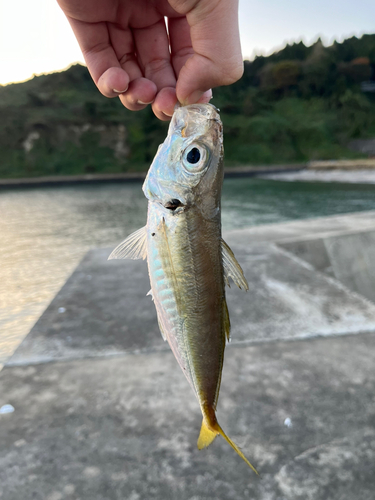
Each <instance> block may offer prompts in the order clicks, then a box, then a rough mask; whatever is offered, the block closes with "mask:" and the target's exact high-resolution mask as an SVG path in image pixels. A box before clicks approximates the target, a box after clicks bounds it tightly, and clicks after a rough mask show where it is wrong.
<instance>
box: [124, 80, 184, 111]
mask: <svg viewBox="0 0 375 500" xmlns="http://www.w3.org/2000/svg"><path fill="white" fill-rule="evenodd" d="M173 90H174V89H173ZM156 93H157V88H156V85H155V83H154V82H151V81H150V80H147V79H146V78H137V79H136V80H133V81H132V82H130V83H129V88H128V90H127V92H126V93H125V94H121V95H120V96H119V97H120V100H121V102H122V104H123V105H124V106H125V107H126V108H128V109H130V110H131V111H139V110H140V109H143V108H145V107H146V106H147V104H151V103H152V102H153V101H154V99H155V96H156Z"/></svg>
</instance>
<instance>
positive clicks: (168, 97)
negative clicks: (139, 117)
mask: <svg viewBox="0 0 375 500" xmlns="http://www.w3.org/2000/svg"><path fill="white" fill-rule="evenodd" d="M176 103H177V97H176V89H175V88H174V87H165V88H164V89H161V91H160V92H159V93H158V94H157V96H156V98H155V101H154V103H153V105H152V110H153V112H154V113H155V115H156V116H157V118H159V120H162V121H167V120H170V119H171V116H172V115H173V111H174V107H175V105H176Z"/></svg>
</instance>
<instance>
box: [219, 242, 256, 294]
mask: <svg viewBox="0 0 375 500" xmlns="http://www.w3.org/2000/svg"><path fill="white" fill-rule="evenodd" d="M221 254H222V256H223V267H224V279H225V282H226V283H227V285H229V280H228V278H229V277H231V278H232V280H233V281H234V282H235V284H236V285H237V286H238V288H240V289H241V290H242V289H244V290H248V289H249V285H248V283H247V281H246V278H245V276H244V274H243V271H242V268H241V266H240V265H239V263H238V262H237V259H236V257H235V256H234V253H233V252H232V250H231V248H230V247H229V246H228V245H227V244H226V243H225V241H224V240H223V239H222V240H221Z"/></svg>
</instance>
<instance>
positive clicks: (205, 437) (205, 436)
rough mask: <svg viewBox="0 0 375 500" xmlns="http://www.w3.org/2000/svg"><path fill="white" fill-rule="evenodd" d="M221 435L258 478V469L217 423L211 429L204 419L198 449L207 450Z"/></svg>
mask: <svg viewBox="0 0 375 500" xmlns="http://www.w3.org/2000/svg"><path fill="white" fill-rule="evenodd" d="M219 434H220V435H221V436H222V437H223V438H224V439H225V441H226V442H227V443H229V444H230V445H231V447H232V448H233V449H234V451H235V452H236V453H238V455H239V456H240V457H241V458H242V460H244V461H245V462H246V463H247V465H248V466H249V467H250V469H252V470H253V471H254V472H255V474H256V475H257V476H259V473H258V471H257V470H256V468H255V467H254V466H253V465H252V464H251V463H250V462H249V461H248V459H247V458H246V457H245V455H244V454H243V453H242V451H241V450H240V449H239V447H238V446H237V445H236V444H235V443H233V441H232V440H231V439H230V438H229V437H228V436H227V435H226V434H225V432H224V431H223V429H222V428H221V427H220V425H219V424H218V422H217V421H216V422H215V423H214V424H213V425H210V427H209V426H208V425H207V424H206V421H205V419H203V422H202V427H201V432H200V434H199V438H198V449H199V450H201V449H202V448H206V447H207V446H209V445H210V444H211V443H212V441H213V440H214V439H215V437H216V436H218V435H219Z"/></svg>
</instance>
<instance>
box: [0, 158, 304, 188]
mask: <svg viewBox="0 0 375 500" xmlns="http://www.w3.org/2000/svg"><path fill="white" fill-rule="evenodd" d="M305 168H307V164H306V163H300V164H294V165H270V166H265V165H260V166H244V167H232V168H231V167H229V168H225V169H224V176H225V177H226V178H231V177H251V176H256V175H261V174H278V173H288V172H289V173H290V172H299V171H301V170H304V169H305ZM146 174H147V172H146V171H142V172H127V173H123V174H85V175H55V176H43V177H23V178H19V179H17V178H11V179H0V189H2V188H20V187H46V186H67V185H75V184H101V183H110V182H142V181H144V179H145V177H146Z"/></svg>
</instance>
